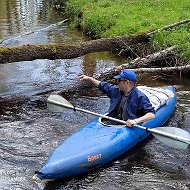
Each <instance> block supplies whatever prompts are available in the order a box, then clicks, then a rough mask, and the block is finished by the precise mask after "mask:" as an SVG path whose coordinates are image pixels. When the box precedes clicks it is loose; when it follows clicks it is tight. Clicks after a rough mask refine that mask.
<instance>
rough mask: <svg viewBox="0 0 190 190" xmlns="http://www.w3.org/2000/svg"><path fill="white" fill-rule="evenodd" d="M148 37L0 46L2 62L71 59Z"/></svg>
mask: <svg viewBox="0 0 190 190" xmlns="http://www.w3.org/2000/svg"><path fill="white" fill-rule="evenodd" d="M148 39H149V35H147V33H143V34H139V35H133V36H121V37H114V38H103V39H99V40H91V41H87V42H77V43H72V44H64V43H59V44H46V45H23V46H19V47H11V48H0V63H10V62H18V61H32V60H35V59H50V60H53V59H70V58H75V57H80V56H82V55H85V54H88V53H92V52H100V51H116V50H117V49H123V48H124V49H127V48H128V47H127V46H129V45H132V44H137V43H141V42H144V41H147V40H148Z"/></svg>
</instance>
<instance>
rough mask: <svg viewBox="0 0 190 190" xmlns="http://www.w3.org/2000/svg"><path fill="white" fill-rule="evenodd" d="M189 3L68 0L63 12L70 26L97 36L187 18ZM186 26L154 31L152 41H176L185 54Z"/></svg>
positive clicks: (137, 30) (142, 29) (187, 47)
mask: <svg viewBox="0 0 190 190" xmlns="http://www.w3.org/2000/svg"><path fill="white" fill-rule="evenodd" d="M60 2H61V1H60ZM189 6H190V3H189V1H187V0H181V1H178V0H174V1H168V0H160V1H157V0H153V1H148V0H140V1H139V0H133V1H127V2H125V1H121V0H114V1H111V0H103V1H102V0H101V1H96V2H95V1H94V0H89V1H84V0H80V1H76V0H68V1H67V2H66V4H65V12H66V15H67V17H69V19H70V20H71V25H72V27H80V28H81V29H82V30H83V31H84V32H85V33H87V34H88V35H90V36H92V37H94V38H96V39H97V38H103V37H113V36H122V35H131V34H137V33H142V32H147V31H150V30H154V29H158V28H162V27H164V26H165V25H170V24H173V23H176V22H179V21H181V20H185V19H188V18H190V12H189ZM189 28H190V24H184V25H182V26H179V27H176V28H174V29H170V30H167V31H161V32H158V33H157V34H156V35H154V37H153V38H152V39H153V41H152V43H153V45H154V44H156V45H159V46H161V47H165V48H166V47H170V46H173V45H177V46H178V47H179V49H182V50H183V51H182V52H181V55H183V56H184V57H186V58H189V57H190V45H189V42H190V33H189Z"/></svg>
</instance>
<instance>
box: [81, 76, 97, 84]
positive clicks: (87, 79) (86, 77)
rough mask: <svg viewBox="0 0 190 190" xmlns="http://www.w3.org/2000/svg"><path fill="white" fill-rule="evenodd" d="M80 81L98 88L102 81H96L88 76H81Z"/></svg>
mask: <svg viewBox="0 0 190 190" xmlns="http://www.w3.org/2000/svg"><path fill="white" fill-rule="evenodd" d="M79 80H80V81H90V82H91V83H92V84H94V85H95V86H97V87H98V85H99V84H100V81H99V80H96V79H94V78H92V77H89V76H87V75H81V76H79Z"/></svg>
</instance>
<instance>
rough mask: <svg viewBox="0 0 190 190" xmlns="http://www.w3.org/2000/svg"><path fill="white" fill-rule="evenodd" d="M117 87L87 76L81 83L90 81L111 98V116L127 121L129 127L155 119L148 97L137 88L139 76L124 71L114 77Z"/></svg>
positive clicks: (83, 77)
mask: <svg viewBox="0 0 190 190" xmlns="http://www.w3.org/2000/svg"><path fill="white" fill-rule="evenodd" d="M114 78H115V80H116V82H117V85H113V84H110V83H108V82H104V81H99V80H96V79H94V78H92V77H89V76H87V75H81V76H79V79H80V81H90V82H91V83H93V84H94V85H95V86H97V87H98V88H99V89H100V91H102V92H103V93H105V94H107V96H108V97H109V98H110V108H109V110H108V111H109V116H111V117H115V118H117V119H122V120H125V121H126V125H127V126H128V127H132V126H133V125H134V124H138V123H142V122H145V121H148V120H150V119H152V118H154V117H155V111H154V108H153V107H152V104H151V103H150V101H149V99H148V97H147V96H146V95H145V94H144V93H142V92H141V91H139V90H138V89H137V88H136V87H135V83H136V80H137V76H136V74H135V73H134V72H133V71H130V70H123V71H122V72H121V73H120V74H119V75H116V76H114Z"/></svg>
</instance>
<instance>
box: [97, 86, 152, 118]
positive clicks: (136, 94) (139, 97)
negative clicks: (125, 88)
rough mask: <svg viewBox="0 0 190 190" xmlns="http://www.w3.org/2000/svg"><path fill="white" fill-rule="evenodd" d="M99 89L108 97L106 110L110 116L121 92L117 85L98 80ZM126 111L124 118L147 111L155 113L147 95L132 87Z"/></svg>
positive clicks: (121, 94) (137, 115)
mask: <svg viewBox="0 0 190 190" xmlns="http://www.w3.org/2000/svg"><path fill="white" fill-rule="evenodd" d="M98 87H99V89H100V91H102V92H103V93H105V94H107V96H108V97H109V98H110V108H109V110H108V112H109V113H110V116H112V115H113V114H112V113H113V112H114V110H116V108H117V106H118V103H119V102H120V100H121V98H122V96H123V94H124V93H123V92H122V91H121V90H120V89H119V87H118V86H116V85H112V84H110V83H107V82H100V84H99V86H98ZM126 109H127V111H126V112H125V116H124V118H129V119H135V118H138V117H141V116H143V115H145V114H146V113H148V112H151V113H155V111H154V108H153V107H152V104H151V103H150V101H149V99H148V97H147V96H146V95H145V94H144V93H142V92H141V91H139V90H138V89H137V88H136V87H134V88H133V89H132V90H131V92H130V94H129V96H128V99H127V107H126Z"/></svg>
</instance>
